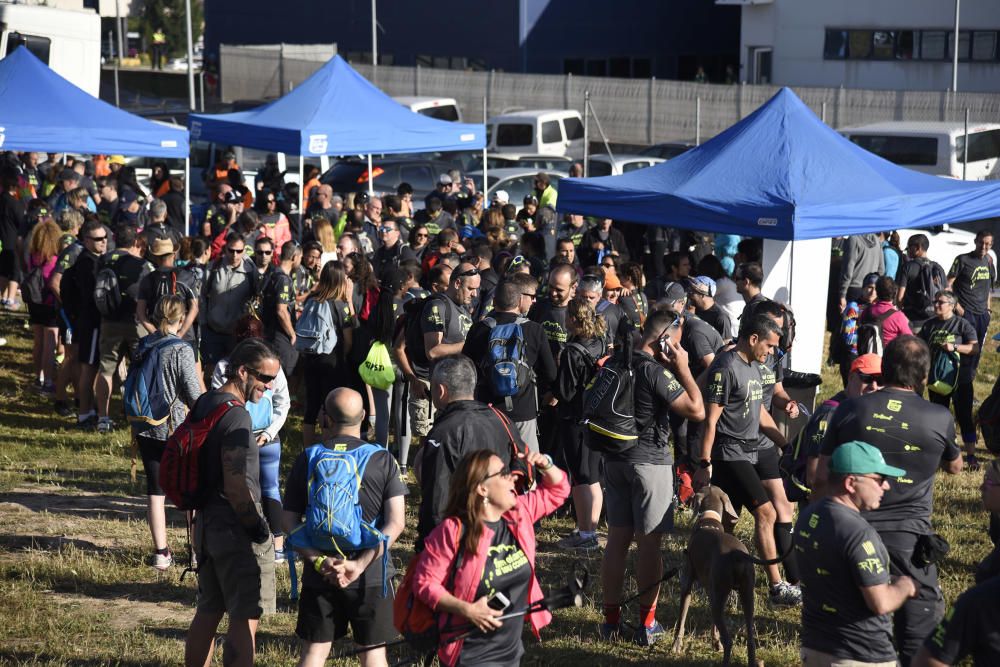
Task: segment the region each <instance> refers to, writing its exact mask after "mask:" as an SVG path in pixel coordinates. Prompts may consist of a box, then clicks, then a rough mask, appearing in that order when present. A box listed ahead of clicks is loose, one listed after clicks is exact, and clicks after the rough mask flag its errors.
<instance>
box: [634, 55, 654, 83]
mask: <svg viewBox="0 0 1000 667" xmlns="http://www.w3.org/2000/svg"><path fill="white" fill-rule="evenodd" d="M651 76H653V61H652V60H650V59H649V58H633V59H632V78H635V79H648V78H649V77H651Z"/></svg>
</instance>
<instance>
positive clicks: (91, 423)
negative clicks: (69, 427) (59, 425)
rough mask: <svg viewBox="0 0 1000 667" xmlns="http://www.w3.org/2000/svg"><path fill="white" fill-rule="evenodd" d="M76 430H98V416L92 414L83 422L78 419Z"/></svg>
mask: <svg viewBox="0 0 1000 667" xmlns="http://www.w3.org/2000/svg"><path fill="white" fill-rule="evenodd" d="M76 428H78V429H80V430H81V431H94V430H97V415H93V414H92V415H90V416H89V417H87V418H85V419H84V420H83V421H80V420H79V419H77V420H76Z"/></svg>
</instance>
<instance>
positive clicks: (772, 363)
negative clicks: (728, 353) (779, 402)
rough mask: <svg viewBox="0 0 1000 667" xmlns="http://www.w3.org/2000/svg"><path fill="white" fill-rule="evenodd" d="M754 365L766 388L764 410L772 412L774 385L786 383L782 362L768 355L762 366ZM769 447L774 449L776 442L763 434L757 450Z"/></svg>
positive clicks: (772, 355)
mask: <svg viewBox="0 0 1000 667" xmlns="http://www.w3.org/2000/svg"><path fill="white" fill-rule="evenodd" d="M754 363H755V364H756V366H757V370H759V371H760V383H761V384H762V385H763V387H764V409H765V410H767V411H768V412H770V411H771V401H773V400H774V385H776V384H777V383H779V382H783V381H784V379H785V371H784V369H783V367H782V365H781V360H780V359H778V358H777V357H776V356H775V355H774V354H769V355H767V359H765V360H764V363H762V364H761V363H757V362H754ZM768 447H774V441H773V440H771V439H770V438H769V437H767V436H766V435H764V434H763V433H761V434H760V438H759V439H758V440H757V449H758V450H760V449H767V448H768Z"/></svg>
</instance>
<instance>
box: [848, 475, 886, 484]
mask: <svg viewBox="0 0 1000 667" xmlns="http://www.w3.org/2000/svg"><path fill="white" fill-rule="evenodd" d="M851 477H853V478H854V479H870V480H871V481H873V482H875V483H876V484H878V485H879V486H882V485H883V484H885V475H875V476H873V477H869V476H868V475H851Z"/></svg>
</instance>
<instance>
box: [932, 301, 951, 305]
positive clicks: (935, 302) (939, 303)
mask: <svg viewBox="0 0 1000 667" xmlns="http://www.w3.org/2000/svg"><path fill="white" fill-rule="evenodd" d="M950 303H951V301H948V299H934V304H935V305H942V306H946V305H948V304H950Z"/></svg>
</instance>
